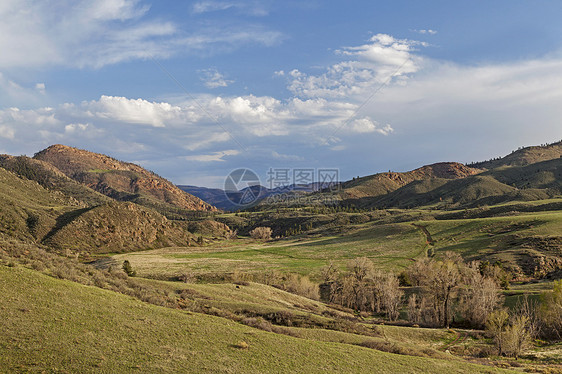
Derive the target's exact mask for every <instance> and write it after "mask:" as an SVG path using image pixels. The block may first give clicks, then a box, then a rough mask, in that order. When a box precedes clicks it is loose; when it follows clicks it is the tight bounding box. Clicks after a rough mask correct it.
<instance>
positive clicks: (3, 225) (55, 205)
mask: <svg viewBox="0 0 562 374" xmlns="http://www.w3.org/2000/svg"><path fill="white" fill-rule="evenodd" d="M73 203H74V206H73V205H72V204H73ZM78 208H79V204H78V203H77V202H75V201H74V202H73V201H71V200H70V199H69V198H67V197H66V196H64V195H62V194H58V193H55V192H51V191H48V190H46V189H44V188H43V187H41V186H40V185H39V184H37V183H36V182H34V181H30V180H25V179H21V178H19V177H18V176H17V175H15V174H14V173H11V172H9V171H7V170H5V169H2V168H0V232H1V233H5V234H7V235H10V236H12V237H14V238H19V239H26V240H36V239H39V240H40V239H41V238H42V237H43V236H44V235H45V234H46V233H47V232H48V231H49V230H50V228H51V227H52V226H53V225H54V224H55V222H56V221H55V220H56V217H58V216H59V215H60V214H63V213H65V212H68V211H71V210H74V209H78Z"/></svg>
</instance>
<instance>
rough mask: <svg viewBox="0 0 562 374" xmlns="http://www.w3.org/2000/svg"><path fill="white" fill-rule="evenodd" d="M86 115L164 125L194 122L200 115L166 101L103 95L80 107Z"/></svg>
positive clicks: (158, 125)
mask: <svg viewBox="0 0 562 374" xmlns="http://www.w3.org/2000/svg"><path fill="white" fill-rule="evenodd" d="M79 111H80V112H83V113H84V115H86V116H91V117H97V118H100V119H105V120H115V121H119V122H125V123H132V124H139V125H149V126H154V127H164V126H166V125H165V123H166V122H167V121H169V122H171V123H177V122H178V121H183V122H187V123H189V122H193V120H194V119H196V118H197V117H198V116H197V115H195V113H193V111H191V110H189V108H187V109H183V108H180V107H179V106H174V105H171V104H169V103H166V102H161V103H156V102H150V101H147V100H143V99H128V98H126V97H115V96H105V95H103V96H101V97H100V99H99V100H92V101H89V102H84V103H82V105H81V106H80V108H79Z"/></svg>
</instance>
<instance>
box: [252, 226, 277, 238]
mask: <svg viewBox="0 0 562 374" xmlns="http://www.w3.org/2000/svg"><path fill="white" fill-rule="evenodd" d="M272 233H273V231H272V230H271V227H264V226H261V227H256V228H255V229H253V230H252V231H250V236H251V237H252V239H262V240H270V239H271V234H272Z"/></svg>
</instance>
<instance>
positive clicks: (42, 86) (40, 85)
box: [35, 83, 45, 95]
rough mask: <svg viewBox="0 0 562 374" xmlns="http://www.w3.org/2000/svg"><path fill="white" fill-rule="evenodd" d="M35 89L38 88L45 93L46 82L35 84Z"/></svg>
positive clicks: (42, 93)
mask: <svg viewBox="0 0 562 374" xmlns="http://www.w3.org/2000/svg"><path fill="white" fill-rule="evenodd" d="M35 90H37V92H39V93H40V94H41V95H45V83H37V84H35Z"/></svg>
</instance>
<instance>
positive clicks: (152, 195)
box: [34, 144, 217, 218]
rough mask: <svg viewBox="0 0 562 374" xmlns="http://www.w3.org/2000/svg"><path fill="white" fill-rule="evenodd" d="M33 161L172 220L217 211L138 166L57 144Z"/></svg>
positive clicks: (39, 154)
mask: <svg viewBox="0 0 562 374" xmlns="http://www.w3.org/2000/svg"><path fill="white" fill-rule="evenodd" d="M34 159H36V160H41V161H44V162H47V163H49V164H51V165H53V166H55V167H56V168H57V169H58V170H60V171H61V172H62V173H64V174H65V175H67V176H68V177H70V178H72V179H74V180H75V181H77V182H79V183H81V184H83V185H85V186H87V187H89V188H91V189H93V190H95V191H98V192H100V193H102V194H104V195H106V196H109V197H111V198H113V199H115V200H119V201H131V202H135V203H138V204H140V205H144V206H146V207H150V208H154V209H156V210H158V211H159V212H160V213H162V214H164V215H167V216H168V217H169V218H179V217H181V216H182V214H184V213H186V212H188V211H216V210H217V209H216V208H215V207H213V206H212V205H210V204H207V203H205V202H204V201H202V200H201V199H199V198H197V197H195V196H193V195H190V194H188V193H186V192H184V191H182V190H181V189H179V188H178V187H176V186H175V185H174V184H172V183H171V182H169V181H168V180H166V179H164V178H162V177H159V176H158V175H156V174H154V173H152V172H150V171H148V170H146V169H144V168H142V167H140V166H138V165H135V164H132V163H128V162H122V161H118V160H116V159H114V158H111V157H109V156H106V155H102V154H98V153H93V152H89V151H85V150H81V149H77V148H72V147H68V146H64V145H60V144H57V145H53V146H50V147H48V148H47V149H44V150H43V151H40V152H38V153H37V154H35V156H34ZM178 216H179V217H178Z"/></svg>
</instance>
